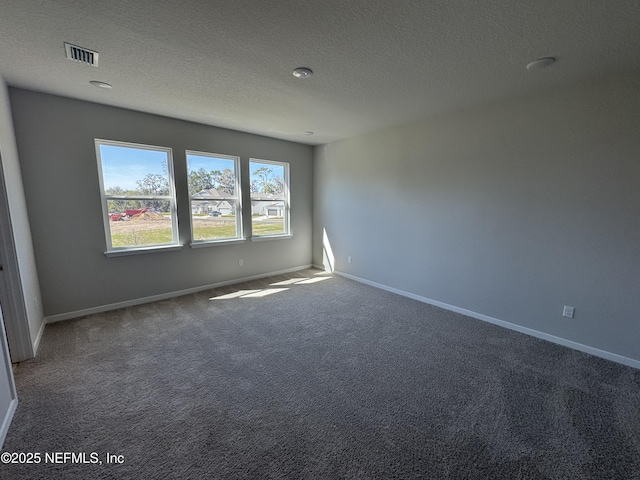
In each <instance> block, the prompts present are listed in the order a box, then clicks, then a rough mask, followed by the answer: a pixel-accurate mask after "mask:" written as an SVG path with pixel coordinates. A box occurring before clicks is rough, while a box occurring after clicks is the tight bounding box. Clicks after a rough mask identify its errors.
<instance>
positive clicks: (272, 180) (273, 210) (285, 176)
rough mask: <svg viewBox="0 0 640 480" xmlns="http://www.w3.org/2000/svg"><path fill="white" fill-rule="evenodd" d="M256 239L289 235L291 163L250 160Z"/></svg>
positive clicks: (252, 223)
mask: <svg viewBox="0 0 640 480" xmlns="http://www.w3.org/2000/svg"><path fill="white" fill-rule="evenodd" d="M249 172H250V174H251V230H252V236H253V237H276V236H288V235H289V234H290V231H289V164H288V163H282V162H272V161H270V160H257V159H253V158H252V159H250V161H249Z"/></svg>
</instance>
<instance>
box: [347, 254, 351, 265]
mask: <svg viewBox="0 0 640 480" xmlns="http://www.w3.org/2000/svg"><path fill="white" fill-rule="evenodd" d="M347 262H349V263H351V255H349V256H348V257H347Z"/></svg>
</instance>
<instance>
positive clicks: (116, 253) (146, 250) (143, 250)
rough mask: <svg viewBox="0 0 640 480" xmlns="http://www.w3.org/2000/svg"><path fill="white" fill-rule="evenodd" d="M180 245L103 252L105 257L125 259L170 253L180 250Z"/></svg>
mask: <svg viewBox="0 0 640 480" xmlns="http://www.w3.org/2000/svg"><path fill="white" fill-rule="evenodd" d="M181 248H182V245H160V246H158V247H141V248H123V249H122V250H109V251H108V252H104V254H105V255H106V256H107V257H125V256H127V255H142V254H144V253H156V252H172V251H175V250H180V249H181Z"/></svg>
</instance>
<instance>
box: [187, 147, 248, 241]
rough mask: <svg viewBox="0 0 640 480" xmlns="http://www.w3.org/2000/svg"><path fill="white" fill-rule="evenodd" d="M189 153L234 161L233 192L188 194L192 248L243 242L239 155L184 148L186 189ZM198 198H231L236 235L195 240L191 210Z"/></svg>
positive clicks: (222, 199)
mask: <svg viewBox="0 0 640 480" xmlns="http://www.w3.org/2000/svg"><path fill="white" fill-rule="evenodd" d="M189 155H197V156H199V157H210V158H223V159H225V160H233V162H234V173H235V187H234V194H233V195H227V196H220V197H207V196H198V197H197V198H194V195H191V194H189V218H190V219H191V220H190V223H191V246H192V247H193V248H198V247H206V246H212V245H220V244H223V243H224V244H229V243H240V242H244V236H243V228H242V190H241V188H240V185H241V182H240V157H237V156H235V155H223V154H220V153H211V152H198V151H195V150H186V151H185V156H184V158H185V162H186V164H187V191H188V188H189V177H188V175H189V159H188V157H189ZM200 200H215V201H224V200H233V202H234V205H235V217H236V236H235V237H225V238H212V239H206V240H196V239H195V234H194V231H193V211H192V202H193V201H200Z"/></svg>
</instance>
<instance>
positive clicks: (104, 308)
mask: <svg viewBox="0 0 640 480" xmlns="http://www.w3.org/2000/svg"><path fill="white" fill-rule="evenodd" d="M311 266H312V265H311V264H308V265H302V266H299V267H293V268H287V269H285V270H278V271H276V272H268V273H261V274H259V275H252V276H250V277H242V278H236V279H234V280H228V281H224V282H218V283H212V284H209V285H202V286H199V287H193V288H187V289H184V290H177V291H174V292H168V293H162V294H160V295H151V296H149V297H143V298H136V299H133V300H126V301H124V302H117V303H110V304H108V305H100V306H98V307H91V308H86V309H83V310H76V311H74V312H67V313H59V314H56V315H50V316H48V317H45V321H46V323H55V322H61V321H63V320H70V319H72V318H78V317H84V316H86V315H92V314H94V313H102V312H108V311H110V310H117V309H119V308H125V307H133V306H135V305H142V304H145V303H151V302H157V301H160V300H166V299H168V298H174V297H180V296H182V295H189V294H191V293H198V292H203V291H205V290H211V289H212V288H218V287H224V286H225V285H233V284H236V283H243V282H249V281H251V280H258V279H260V278H266V277H271V276H274V275H281V274H283V273H291V272H297V271H299V270H305V269H307V268H311Z"/></svg>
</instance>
